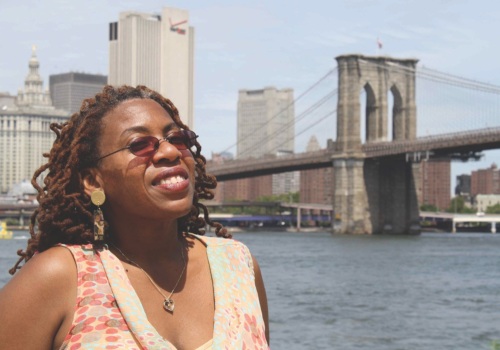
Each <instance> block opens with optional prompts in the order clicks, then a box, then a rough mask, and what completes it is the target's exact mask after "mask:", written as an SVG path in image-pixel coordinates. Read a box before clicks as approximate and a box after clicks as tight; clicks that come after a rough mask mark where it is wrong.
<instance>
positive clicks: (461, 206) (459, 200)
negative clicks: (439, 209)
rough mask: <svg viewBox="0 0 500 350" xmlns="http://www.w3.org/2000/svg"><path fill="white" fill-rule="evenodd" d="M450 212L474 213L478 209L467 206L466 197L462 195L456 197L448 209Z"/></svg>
mask: <svg viewBox="0 0 500 350" xmlns="http://www.w3.org/2000/svg"><path fill="white" fill-rule="evenodd" d="M446 211H447V212H448V213H461V214H473V213H475V212H476V211H475V210H474V209H473V208H469V207H466V206H465V199H464V197H462V196H456V197H454V198H453V199H452V200H451V202H450V206H449V207H448V209H446Z"/></svg>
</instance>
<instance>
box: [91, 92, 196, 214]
mask: <svg viewBox="0 0 500 350" xmlns="http://www.w3.org/2000/svg"><path fill="white" fill-rule="evenodd" d="M175 130H179V127H178V126H177V125H176V124H175V123H174V121H173V120H172V117H171V116H170V115H169V114H168V113H167V111H165V110H164V109H163V108H162V107H161V106H160V105H159V104H158V103H157V102H155V101H153V100H150V99H132V100H127V101H124V102H122V103H120V104H119V105H118V106H116V107H115V108H114V109H113V110H111V111H110V112H108V113H107V114H106V115H105V116H104V117H103V119H102V131H101V137H100V140H99V142H98V145H99V150H100V155H101V156H102V155H106V154H109V153H111V152H114V151H116V150H118V149H120V148H123V147H126V146H128V145H129V144H130V142H131V141H133V140H134V139H136V138H138V137H141V136H154V137H156V138H158V139H161V138H163V137H166V136H168V135H169V134H170V133H172V132H173V131H175ZM194 164H195V163H194V159H193V156H192V154H191V152H190V151H189V150H188V149H186V150H179V149H177V148H176V147H175V146H173V145H172V144H170V143H169V142H167V141H162V142H161V143H160V145H159V148H158V151H157V152H156V153H154V154H153V155H151V156H149V157H140V156H136V155H134V154H133V153H132V152H130V150H128V149H125V150H122V151H120V152H117V153H115V154H112V155H110V156H108V157H105V158H104V159H102V160H101V161H100V164H99V167H98V174H99V176H100V178H101V182H102V186H103V189H104V192H105V193H106V204H105V208H106V217H107V219H109V218H111V219H112V218H113V217H116V218H123V217H126V218H134V217H140V218H148V219H165V217H168V218H179V217H181V216H184V215H186V214H187V213H188V212H189V211H190V209H191V205H192V201H193V194H194V182H195V172H194ZM110 216H111V217H110Z"/></svg>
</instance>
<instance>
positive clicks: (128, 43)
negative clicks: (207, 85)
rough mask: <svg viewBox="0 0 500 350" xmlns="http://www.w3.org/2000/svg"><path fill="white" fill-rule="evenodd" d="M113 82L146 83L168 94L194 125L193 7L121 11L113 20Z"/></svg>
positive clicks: (110, 58) (110, 57)
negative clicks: (188, 8) (189, 9)
mask: <svg viewBox="0 0 500 350" xmlns="http://www.w3.org/2000/svg"><path fill="white" fill-rule="evenodd" d="M108 83H109V84H110V85H115V86H116V85H123V84H126V85H131V86H137V85H146V86H147V87H149V88H151V89H153V90H155V91H158V92H159V93H160V94H162V95H163V96H164V97H166V98H169V99H170V100H171V101H172V102H173V103H174V105H175V106H176V107H177V109H178V110H179V115H180V117H181V119H182V121H183V122H184V123H185V124H186V125H188V126H189V127H190V128H193V127H194V102H193V87H194V28H193V27H191V26H189V12H188V11H186V10H181V9H175V8H168V7H165V8H163V9H162V12H161V14H151V13H140V12H122V13H120V18H119V20H118V22H113V23H110V24H109V76H108Z"/></svg>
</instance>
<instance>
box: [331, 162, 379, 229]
mask: <svg viewBox="0 0 500 350" xmlns="http://www.w3.org/2000/svg"><path fill="white" fill-rule="evenodd" d="M333 166H334V173H335V192H334V195H333V208H334V213H335V223H334V233H352V234H370V233H372V225H371V221H370V217H369V212H368V209H367V208H368V204H367V196H366V188H365V181H364V175H363V166H364V159H362V158H355V157H353V158H347V157H346V158H337V159H334V160H333ZM337 219H339V220H338V221H337Z"/></svg>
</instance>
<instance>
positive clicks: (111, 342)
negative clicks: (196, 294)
mask: <svg viewBox="0 0 500 350" xmlns="http://www.w3.org/2000/svg"><path fill="white" fill-rule="evenodd" d="M193 236H194V237H196V238H197V239H199V240H200V241H202V242H203V244H205V245H206V248H207V255H208V261H209V264H210V271H211V274H212V282H213V290H214V294H215V295H214V300H215V314H214V331H213V339H212V341H211V342H209V343H207V344H204V345H203V346H202V347H200V348H199V350H201V349H228V350H235V349H269V346H268V344H267V342H266V337H265V325H264V321H263V318H262V312H261V308H260V304H259V298H258V294H257V290H256V288H255V277H254V269H253V262H252V257H251V255H250V252H249V250H248V248H247V247H246V246H245V245H244V244H242V243H240V242H237V241H235V240H231V239H222V238H216V237H201V236H197V235H193ZM63 246H64V247H66V248H68V249H69V250H70V251H71V253H72V254H73V256H74V259H75V261H76V266H77V269H78V289H77V300H76V305H75V314H74V319H73V324H72V326H71V329H70V331H69V333H68V334H67V336H66V338H65V340H64V342H63V344H62V346H61V349H65V350H75V349H86V350H91V349H131V350H133V349H148V350H153V349H155V350H156V349H169V350H175V349H176V348H175V346H173V345H172V344H171V343H170V342H169V341H168V340H166V339H164V338H163V337H162V336H161V335H160V334H158V332H157V331H156V329H155V328H154V327H153V326H152V325H151V324H150V323H149V322H148V319H147V316H146V313H145V311H144V309H143V307H142V304H141V302H140V300H139V297H138V296H137V294H136V292H135V290H134V289H133V287H132V285H131V283H130V280H129V279H128V276H127V273H126V272H125V269H124V268H123V266H122V264H121V262H120V260H119V259H118V258H117V257H116V256H115V255H114V254H113V253H111V251H109V250H108V249H106V248H103V249H100V250H95V249H94V247H93V246H92V245H90V244H89V245H84V246H79V245H63Z"/></svg>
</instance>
